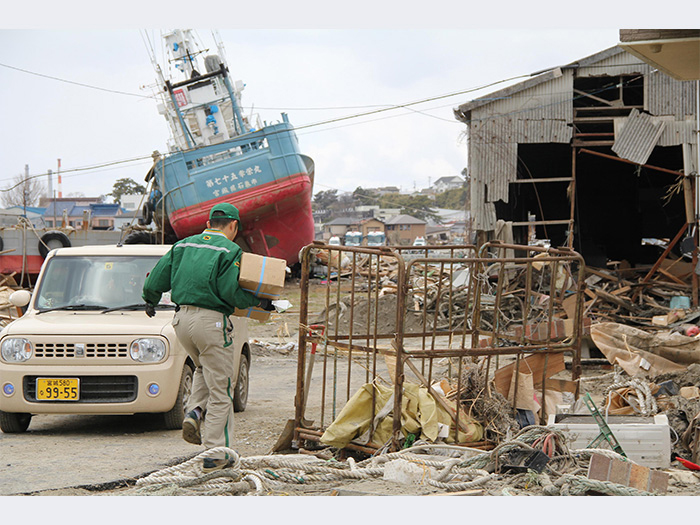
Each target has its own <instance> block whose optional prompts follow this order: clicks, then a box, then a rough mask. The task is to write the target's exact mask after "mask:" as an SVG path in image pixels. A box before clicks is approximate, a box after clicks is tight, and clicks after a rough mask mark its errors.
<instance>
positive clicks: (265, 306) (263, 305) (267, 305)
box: [258, 299, 275, 312]
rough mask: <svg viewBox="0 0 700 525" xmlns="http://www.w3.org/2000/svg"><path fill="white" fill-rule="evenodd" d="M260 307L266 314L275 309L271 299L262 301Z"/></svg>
mask: <svg viewBox="0 0 700 525" xmlns="http://www.w3.org/2000/svg"><path fill="white" fill-rule="evenodd" d="M258 306H259V307H260V308H262V309H263V310H265V311H266V312H272V311H273V310H274V309H275V307H274V306H273V305H272V301H270V299H260V304H259V305H258Z"/></svg>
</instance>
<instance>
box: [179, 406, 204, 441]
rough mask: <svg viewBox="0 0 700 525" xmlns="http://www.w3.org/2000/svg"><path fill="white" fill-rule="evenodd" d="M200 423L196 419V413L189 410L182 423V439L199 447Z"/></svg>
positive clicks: (200, 437) (200, 439)
mask: <svg viewBox="0 0 700 525" xmlns="http://www.w3.org/2000/svg"><path fill="white" fill-rule="evenodd" d="M201 423H202V422H201V420H200V419H199V418H198V417H197V412H195V411H194V410H190V411H189V412H188V413H187V414H186V415H185V420H184V421H183V422H182V439H184V440H185V441H187V442H188V443H192V444H194V445H201V444H202V435H201V433H200V426H201Z"/></svg>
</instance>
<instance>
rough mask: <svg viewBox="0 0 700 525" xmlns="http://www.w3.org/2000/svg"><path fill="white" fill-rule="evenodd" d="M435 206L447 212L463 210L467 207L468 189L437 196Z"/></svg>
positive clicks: (448, 191)
mask: <svg viewBox="0 0 700 525" xmlns="http://www.w3.org/2000/svg"><path fill="white" fill-rule="evenodd" d="M435 206H437V207H438V208H445V209H447V210H463V209H465V208H466V206H467V188H456V189H454V190H447V191H444V192H442V193H440V194H439V195H436V196H435Z"/></svg>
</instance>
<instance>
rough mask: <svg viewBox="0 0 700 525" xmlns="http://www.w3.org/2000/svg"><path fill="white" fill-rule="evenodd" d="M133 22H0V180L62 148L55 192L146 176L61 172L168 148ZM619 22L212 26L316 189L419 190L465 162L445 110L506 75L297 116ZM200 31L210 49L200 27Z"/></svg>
mask: <svg viewBox="0 0 700 525" xmlns="http://www.w3.org/2000/svg"><path fill="white" fill-rule="evenodd" d="M61 5H63V4H61ZM43 14H44V16H47V15H48V14H47V13H43ZM123 15H124V13H122V16H123ZM414 15H416V16H417V19H419V18H420V16H419V15H417V14H416V13H414ZM119 20H121V19H119V18H117V22H119ZM209 20H212V21H216V20H217V17H216V16H212V17H210V18H209ZM272 21H273V22H274V21H275V20H274V19H273V20H272ZM134 23H136V24H137V23H138V22H137V21H132V23H129V24H124V27H125V28H124V29H121V28H114V27H111V28H108V29H92V30H89V29H86V28H85V27H71V26H72V25H73V24H66V25H67V26H68V27H67V28H66V29H62V30H55V29H49V28H48V27H40V28H39V29H31V30H29V29H23V28H21V26H23V25H24V24H21V23H20V24H14V25H16V26H20V28H17V29H9V28H8V29H2V30H0V64H2V65H0V119H1V121H2V123H3V125H2V126H0V144H1V145H2V146H1V150H0V151H1V153H2V160H3V162H2V165H1V168H0V169H1V171H0V187H5V186H7V185H8V183H9V181H10V180H11V179H12V178H13V177H15V176H17V175H18V174H20V173H22V172H23V171H24V166H25V164H28V165H29V172H30V174H31V175H34V174H40V173H45V172H46V171H47V170H49V169H52V170H54V171H55V170H56V168H57V159H59V158H60V159H61V163H62V170H63V171H64V175H63V188H62V191H63V194H64V196H66V195H68V194H71V193H76V192H80V193H83V194H85V195H88V196H94V195H99V194H106V193H108V192H110V191H111V189H112V185H113V183H114V181H115V180H116V179H118V178H122V177H130V178H133V179H134V180H136V181H137V182H143V178H144V175H145V173H146V172H147V170H148V168H149V167H150V165H151V162H150V161H149V160H142V161H138V162H131V163H124V164H115V165H114V166H111V167H108V168H100V169H97V170H88V171H71V170H76V169H80V168H85V167H89V166H94V165H99V164H106V163H111V162H119V161H124V160H127V159H135V158H139V157H147V156H149V155H150V154H151V153H152V152H153V151H154V150H159V151H161V152H164V151H166V141H167V138H168V128H167V125H166V122H165V120H164V119H163V118H162V117H161V116H160V115H159V114H158V112H157V109H156V102H155V101H154V100H152V99H148V98H144V96H146V95H149V94H150V91H148V90H145V91H144V90H142V89H141V87H142V86H144V85H148V84H154V82H155V78H156V77H155V72H154V71H153V68H152V66H151V63H150V61H149V55H148V51H147V48H146V45H145V44H144V40H143V36H144V33H143V32H142V31H140V30H139V29H137V28H135V27H134V28H131V26H133V25H134ZM7 25H8V26H12V25H13V24H7ZM40 25H41V24H40ZM151 25H152V26H154V25H153V24H151ZM237 25H239V24H237ZM240 25H245V24H240ZM258 25H259V24H258ZM318 25H323V24H321V23H320V22H318ZM200 26H201V23H200ZM154 27H155V26H154ZM195 27H196V26H195ZM205 27H206V26H205ZM625 27H626V26H625ZM618 31H619V27H609V28H594V27H585V28H583V27H567V28H563V29H562V28H559V29H557V28H555V27H551V26H550V27H531V28H529V29H519V28H510V27H509V28H493V29H475V28H468V29H434V30H424V29H418V28H393V29H363V30H359V29H346V28H343V29H333V30H330V29H326V30H323V29H308V30H298V29H283V28H279V29H268V30H266V29H253V30H251V29H225V30H221V29H220V30H219V34H220V35H221V37H222V40H223V42H224V45H225V48H226V54H227V57H228V61H229V68H230V70H231V74H232V76H233V77H234V79H240V80H242V81H244V82H245V84H246V89H245V91H244V93H243V106H244V108H246V111H249V110H250V108H251V106H254V108H255V111H256V112H257V113H259V114H260V116H261V118H263V119H264V120H266V121H268V122H274V121H276V120H278V119H280V113H281V112H282V111H284V112H286V113H288V114H289V118H290V121H291V122H292V124H293V125H295V126H296V127H298V128H303V129H299V130H298V133H297V134H298V138H299V143H300V147H301V151H302V152H303V153H305V154H307V155H309V156H310V157H312V158H313V159H314V161H315V163H316V185H315V188H314V192H318V191H321V190H326V189H338V190H341V191H352V190H354V189H355V188H356V187H358V186H363V187H376V186H388V185H394V186H400V187H401V188H402V189H403V190H410V189H413V188H417V189H421V188H425V187H427V186H428V185H429V183H430V182H434V181H435V180H437V179H438V178H440V177H443V176H452V175H459V173H460V171H461V170H462V169H463V168H464V167H465V166H466V164H467V159H466V143H465V140H464V136H463V133H464V129H465V126H464V125H463V124H461V123H459V122H457V121H456V120H455V118H454V116H453V111H452V110H453V108H454V107H456V106H458V105H459V104H461V103H464V102H466V101H468V100H471V99H473V98H476V97H478V96H481V95H484V94H486V93H488V92H490V91H493V90H496V89H499V88H501V87H505V85H507V84H501V85H498V86H494V87H491V88H488V89H486V90H482V91H478V92H470V93H463V94H460V95H456V96H451V97H448V98H443V99H440V100H436V101H432V102H426V103H423V104H418V105H415V106H411V110H408V109H398V110H392V111H387V112H384V113H380V114H377V115H372V116H366V117H361V118H354V119H349V120H344V121H341V122H336V123H332V124H325V125H318V126H313V127H305V126H307V125H309V124H315V123H319V122H323V121H326V120H329V119H336V118H339V117H346V116H350V115H355V114H358V113H363V112H367V111H372V110H375V109H379V108H381V107H387V106H391V105H399V104H406V103H410V102H415V101H418V100H423V99H429V98H433V97H437V96H440V95H445V94H449V93H455V92H463V91H467V90H471V89H473V88H476V87H478V86H483V85H486V84H490V83H493V82H498V81H500V80H504V79H507V78H512V77H516V76H520V75H529V74H531V73H533V72H535V71H539V70H542V69H545V68H550V67H554V66H557V65H561V64H565V63H569V62H572V61H575V60H577V59H579V58H582V57H585V56H588V55H590V54H593V53H596V52H598V51H601V50H603V49H606V48H608V47H611V46H614V45H616V44H617V42H618ZM197 32H198V34H199V36H200V37H201V38H202V40H203V43H204V44H205V45H206V46H211V47H212V49H213V39H212V37H211V33H210V30H209V29H197ZM148 36H149V37H150V38H151V39H154V40H159V39H160V30H159V29H150V30H148ZM5 66H10V67H12V68H20V69H23V70H26V71H28V72H31V73H28V72H23V71H18V70H17V69H11V68H10V67H5ZM32 73H33V74H32ZM38 75H44V76H38ZM47 77H55V78H59V79H62V80H66V81H70V82H73V83H79V84H85V85H89V86H93V87H85V86H81V85H77V84H72V83H68V82H62V81H59V80H54V79H51V78H47ZM95 88H102V89H104V90H112V91H118V92H121V93H114V92H110V91H103V90H100V89H95ZM137 95H140V96H137Z"/></svg>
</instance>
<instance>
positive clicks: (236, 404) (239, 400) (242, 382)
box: [233, 354, 250, 412]
mask: <svg viewBox="0 0 700 525" xmlns="http://www.w3.org/2000/svg"><path fill="white" fill-rule="evenodd" d="M249 373H250V364H249V362H248V357H247V356H246V355H245V354H241V365H240V366H239V367H238V381H236V389H235V390H234V392H233V410H234V411H235V412H243V411H244V410H245V407H246V405H247V404H248V375H249Z"/></svg>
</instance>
